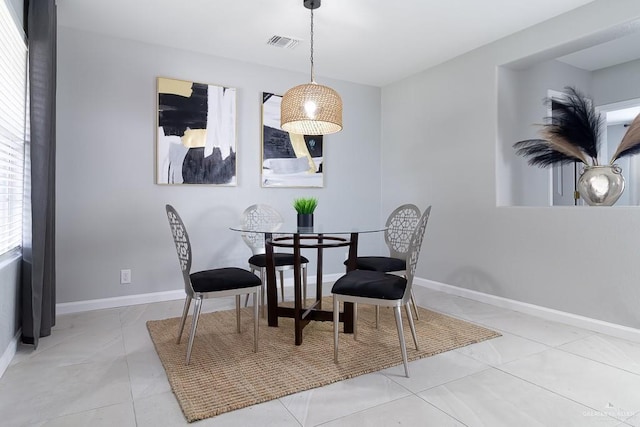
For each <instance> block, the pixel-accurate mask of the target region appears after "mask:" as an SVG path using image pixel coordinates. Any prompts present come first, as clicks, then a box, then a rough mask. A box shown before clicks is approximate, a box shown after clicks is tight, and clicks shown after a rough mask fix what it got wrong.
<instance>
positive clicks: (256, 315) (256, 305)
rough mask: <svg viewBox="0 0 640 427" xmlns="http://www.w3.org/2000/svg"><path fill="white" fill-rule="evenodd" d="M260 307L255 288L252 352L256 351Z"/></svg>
mask: <svg viewBox="0 0 640 427" xmlns="http://www.w3.org/2000/svg"><path fill="white" fill-rule="evenodd" d="M259 308H260V300H259V299H258V291H257V290H256V291H255V292H254V293H253V352H254V353H257V352H258V318H259V316H260V313H259Z"/></svg>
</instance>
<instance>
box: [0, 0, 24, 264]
mask: <svg viewBox="0 0 640 427" xmlns="http://www.w3.org/2000/svg"><path fill="white" fill-rule="evenodd" d="M26 94H27V45H26V42H25V37H24V32H23V31H22V29H21V27H20V26H19V25H17V24H16V19H14V17H13V13H12V10H11V9H10V7H9V5H8V4H7V1H6V0H0V255H1V254H4V253H6V252H9V251H11V250H12V249H15V248H18V247H20V246H21V244H22V207H23V185H24V147H25V138H26V129H27V126H26V107H27V105H26V103H27V96H26Z"/></svg>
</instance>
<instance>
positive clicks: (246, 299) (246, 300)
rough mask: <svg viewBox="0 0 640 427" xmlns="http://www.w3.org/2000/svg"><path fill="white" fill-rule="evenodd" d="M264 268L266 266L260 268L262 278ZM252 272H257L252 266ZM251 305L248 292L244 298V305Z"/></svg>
mask: <svg viewBox="0 0 640 427" xmlns="http://www.w3.org/2000/svg"><path fill="white" fill-rule="evenodd" d="M263 270H264V268H261V269H260V279H262V271H263ZM251 272H252V273H254V274H255V270H254V269H253V268H252V269H251ZM248 305H249V294H247V297H246V298H245V300H244V306H245V307H246V306H248Z"/></svg>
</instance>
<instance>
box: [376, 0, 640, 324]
mask: <svg viewBox="0 0 640 427" xmlns="http://www.w3.org/2000/svg"><path fill="white" fill-rule="evenodd" d="M638 17H640V2H637V1H631V0H619V1H616V2H610V1H596V2H593V3H590V4H588V5H587V6H585V7H583V8H580V9H578V10H576V11H573V12H571V13H570V14H567V15H562V16H559V17H557V18H554V19H552V20H550V21H546V22H544V23H542V24H540V25H537V26H534V27H531V28H529V29H527V30H524V31H522V32H519V33H517V34H514V35H512V36H509V37H507V38H505V39H502V40H500V41H498V42H495V43H493V44H490V45H488V46H485V47H482V48H480V49H477V50H475V51H472V52H470V53H468V54H465V55H463V56H461V57H458V58H456V59H454V60H452V61H449V62H447V63H445V64H442V65H440V66H437V67H434V68H432V69H429V70H426V71H424V72H422V73H419V74H417V75H414V76H411V77H410V78H407V79H404V80H402V81H399V82H396V83H394V84H391V85H389V86H386V87H384V88H383V91H382V117H383V127H382V158H383V159H384V160H385V161H384V163H383V167H382V183H383V191H382V200H383V203H382V206H383V210H388V209H389V208H390V207H391V206H393V205H394V204H395V203H396V202H397V201H398V200H400V199H403V198H408V199H414V200H418V201H419V202H420V203H421V204H422V205H427V204H433V207H434V208H433V212H432V219H431V220H430V224H429V227H428V230H427V237H426V240H425V247H424V249H423V253H422V254H423V255H421V263H420V265H419V268H418V271H417V275H418V276H419V277H424V278H429V279H433V280H436V281H439V282H443V283H447V284H450V285H455V286H459V287H462V288H466V289H471V290H476V291H481V292H486V293H489V294H492V295H497V296H500V297H506V298H511V299H514V300H518V301H524V302H527V303H531V304H537V305H540V306H544V307H549V308H553V309H559V310H562V311H566V312H569V313H575V314H579V315H584V316H588V317H592V318H596V319H601V320H604V321H608V322H614V323H618V324H622V325H627V326H631V327H635V328H638V327H640V317H639V316H638V314H637V313H638V309H637V305H638V304H637V302H638V301H639V300H640V287H639V286H638V282H639V279H640V263H638V262H637V252H638V242H639V241H640V215H639V212H638V210H637V208H633V207H622V206H620V207H613V208H591V207H578V208H575V207H554V208H551V207H501V206H496V200H497V198H496V188H497V186H498V183H497V180H498V179H499V178H500V179H503V177H499V176H498V175H497V174H498V172H499V171H497V169H496V163H497V161H496V152H497V149H498V147H499V144H502V143H507V142H508V143H513V142H515V141H507V142H505V141H501V140H500V137H499V132H498V126H497V118H498V96H499V91H498V88H497V80H498V79H497V69H498V67H499V66H501V65H503V64H507V63H511V62H513V61H515V60H517V59H520V58H523V57H526V56H529V55H537V54H539V53H540V52H544V51H546V50H549V49H555V48H557V47H558V46H561V45H562V44H564V43H566V42H570V41H574V40H578V39H581V38H585V37H589V36H592V35H594V34H596V33H598V32H600V31H601V30H605V29H608V28H610V27H611V26H614V25H617V24H620V23H625V22H629V21H630V20H631V19H633V18H638ZM554 56H558V55H554ZM511 77H512V76H511ZM533 102H536V103H537V102H539V100H537V99H536V100H534V101H533ZM499 161H500V159H499V158H498V162H499ZM399 183H402V184H399Z"/></svg>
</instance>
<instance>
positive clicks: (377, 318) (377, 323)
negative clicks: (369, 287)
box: [376, 305, 380, 329]
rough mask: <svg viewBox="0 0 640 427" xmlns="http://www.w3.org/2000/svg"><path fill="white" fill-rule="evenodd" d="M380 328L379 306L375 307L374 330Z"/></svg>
mask: <svg viewBox="0 0 640 427" xmlns="http://www.w3.org/2000/svg"><path fill="white" fill-rule="evenodd" d="M379 326H380V306H379V305H376V329H379Z"/></svg>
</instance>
